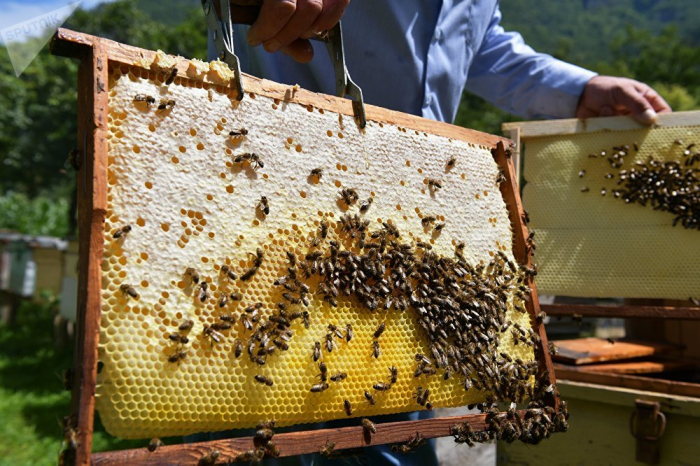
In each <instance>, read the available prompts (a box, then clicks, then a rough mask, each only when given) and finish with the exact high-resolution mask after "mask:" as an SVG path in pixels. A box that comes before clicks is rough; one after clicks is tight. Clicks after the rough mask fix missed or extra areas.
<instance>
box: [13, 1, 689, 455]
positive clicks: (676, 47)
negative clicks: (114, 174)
mask: <svg viewBox="0 0 700 466" xmlns="http://www.w3.org/2000/svg"><path fill="white" fill-rule="evenodd" d="M66 4H67V1H65V0H60V1H58V0H56V1H52V0H43V1H41V2H33V3H31V4H30V3H28V2H18V1H8V0H0V16H4V18H3V19H0V23H2V24H0V27H7V26H10V25H12V24H13V23H12V21H13V20H14V18H16V21H15V22H20V21H23V20H25V19H28V18H29V17H31V12H32V8H37V6H38V5H40V7H41V8H40V11H36V14H41V13H45V12H48V11H50V10H51V9H54V8H60V7H62V6H65V5H66ZM501 10H502V12H503V23H502V24H503V26H504V27H505V28H506V30H511V31H513V30H514V31H519V32H520V33H521V34H522V35H523V36H524V37H525V40H526V42H527V43H528V44H529V45H531V46H532V47H533V48H535V50H537V51H540V52H544V53H549V54H551V55H553V56H555V57H557V58H560V59H563V60H566V61H569V62H571V63H575V64H577V65H580V66H583V67H586V68H589V69H592V70H595V71H597V72H599V73H602V74H610V75H617V76H626V77H630V78H635V79H638V80H640V81H643V82H646V83H648V84H650V85H651V86H653V87H654V88H655V89H656V90H657V91H658V92H659V93H660V94H661V95H662V96H663V97H664V98H665V99H666V100H667V101H668V102H669V103H670V104H671V106H672V107H673V108H674V110H676V111H684V110H696V109H700V5H699V4H698V1H697V0H540V1H538V2H533V1H532V0H502V1H501ZM23 15H24V16H23ZM64 27H67V28H70V29H74V30H78V31H82V32H86V33H89V34H94V35H98V36H102V37H107V38H110V39H113V40H116V41H119V42H124V43H127V44H131V45H135V46H138V47H143V48H148V49H152V50H155V49H162V50H164V51H166V52H167V53H170V54H179V55H183V56H185V57H191V58H202V59H206V51H207V40H206V26H205V19H204V15H203V13H202V11H201V7H200V2H199V0H170V1H168V2H156V1H145V0H143V1H138V0H117V1H111V2H103V3H100V2H99V0H91V1H86V2H84V3H83V4H82V7H81V8H79V9H78V10H76V11H75V12H74V13H73V15H72V16H71V17H70V18H69V19H68V21H67V22H66V23H65V24H64ZM346 40H348V39H347V38H346ZM77 67H78V64H77V62H76V61H71V60H68V59H65V58H58V57H53V56H51V55H50V54H49V53H48V48H47V47H44V49H42V51H41V52H40V53H39V55H38V56H37V57H36V59H35V60H34V61H33V62H32V63H31V64H30V65H29V67H28V68H27V69H26V70H25V71H24V73H23V74H22V75H21V76H20V77H19V78H17V77H15V73H14V70H13V68H12V64H11V63H10V60H9V57H8V53H7V50H6V49H5V47H0V298H1V299H2V302H0V311H1V312H0V317H1V321H0V419H2V421H3V422H0V465H25V464H33V465H43V464H55V463H56V460H57V455H58V452H59V450H60V445H61V427H60V422H61V419H62V417H63V416H64V415H66V414H67V413H68V411H69V400H70V395H69V393H68V392H66V391H63V384H62V372H63V371H64V370H65V369H68V368H69V367H70V359H71V354H72V340H71V333H72V322H71V319H72V317H73V316H74V313H75V311H74V309H75V286H76V285H75V284H76V278H75V277H76V264H77V249H76V243H75V233H76V222H75V215H74V213H75V209H76V207H75V191H74V185H75V173H74V172H73V171H72V169H70V168H69V165H68V164H67V158H68V154H69V152H70V150H71V149H72V148H73V147H75V146H76V141H75V138H76V121H77V103H76V97H77V94H76V76H77ZM359 84H360V85H362V83H359ZM515 120H518V118H517V117H515V116H513V115H509V114H507V113H505V112H502V111H500V110H498V109H496V108H494V107H493V106H491V105H490V104H488V103H486V102H484V101H482V100H481V99H479V98H477V97H474V96H471V95H468V94H465V95H464V96H463V98H462V104H461V107H460V111H459V113H458V116H457V120H456V122H455V123H456V124H458V125H461V126H466V127H469V128H473V129H478V130H482V131H486V132H489V133H493V134H500V126H501V123H503V122H505V121H515ZM97 429H98V432H97V433H96V436H95V441H94V447H95V450H105V449H110V450H111V449H117V448H127V447H134V446H143V442H136V443H134V442H125V441H119V440H115V439H112V438H110V437H109V436H107V435H106V434H104V433H103V432H102V431H101V427H100V426H99V425H98V426H97Z"/></svg>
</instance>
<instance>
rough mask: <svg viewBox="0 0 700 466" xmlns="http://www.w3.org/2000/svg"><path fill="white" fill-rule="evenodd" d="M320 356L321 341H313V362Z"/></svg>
mask: <svg viewBox="0 0 700 466" xmlns="http://www.w3.org/2000/svg"><path fill="white" fill-rule="evenodd" d="M320 357H321V343H319V342H318V341H317V342H315V343H314V352H313V359H314V362H315V361H318V360H319V358H320Z"/></svg>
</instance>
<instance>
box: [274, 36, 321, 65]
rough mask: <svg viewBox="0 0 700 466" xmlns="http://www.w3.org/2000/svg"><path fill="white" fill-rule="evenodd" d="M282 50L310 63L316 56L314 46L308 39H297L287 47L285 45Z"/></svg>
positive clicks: (294, 57)
mask: <svg viewBox="0 0 700 466" xmlns="http://www.w3.org/2000/svg"><path fill="white" fill-rule="evenodd" d="M281 52H282V53H283V54H285V55H289V56H290V57H292V58H293V59H295V60H296V61H298V62H299V63H308V62H310V61H311V60H312V59H313V58H314V48H313V46H312V45H311V42H309V41H308V40H306V39H297V40H295V41H294V42H292V43H291V44H289V45H288V46H286V47H283V48H282V50H281Z"/></svg>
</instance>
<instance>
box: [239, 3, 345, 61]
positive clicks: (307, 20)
mask: <svg viewBox="0 0 700 466" xmlns="http://www.w3.org/2000/svg"><path fill="white" fill-rule="evenodd" d="M349 3H350V0H264V2H263V5H262V7H261V8H260V15H259V16H258V19H257V20H256V21H255V23H253V25H252V26H251V27H250V29H249V30H248V43H249V44H250V45H251V46H253V47H256V46H258V45H260V44H262V45H263V47H264V48H265V50H267V51H268V52H270V53H274V52H277V51H281V52H282V53H285V54H287V55H289V56H291V57H292V58H294V59H295V60H297V61H299V62H302V63H306V62H309V61H311V59H312V58H313V56H314V50H313V47H312V46H311V44H310V43H309V40H308V39H309V38H310V37H312V36H314V35H315V34H318V33H320V32H322V31H325V30H327V29H330V28H332V27H333V26H335V25H336V24H337V23H338V21H340V18H341V17H342V16H343V13H344V12H345V8H346V7H347V6H348V4H349Z"/></svg>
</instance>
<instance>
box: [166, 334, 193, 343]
mask: <svg viewBox="0 0 700 466" xmlns="http://www.w3.org/2000/svg"><path fill="white" fill-rule="evenodd" d="M168 339H169V340H171V341H174V342H175V343H181V344H183V345H186V344H187V343H189V341H190V340H189V339H188V338H187V337H186V336H185V335H180V334H179V333H171V334H170V335H168Z"/></svg>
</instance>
